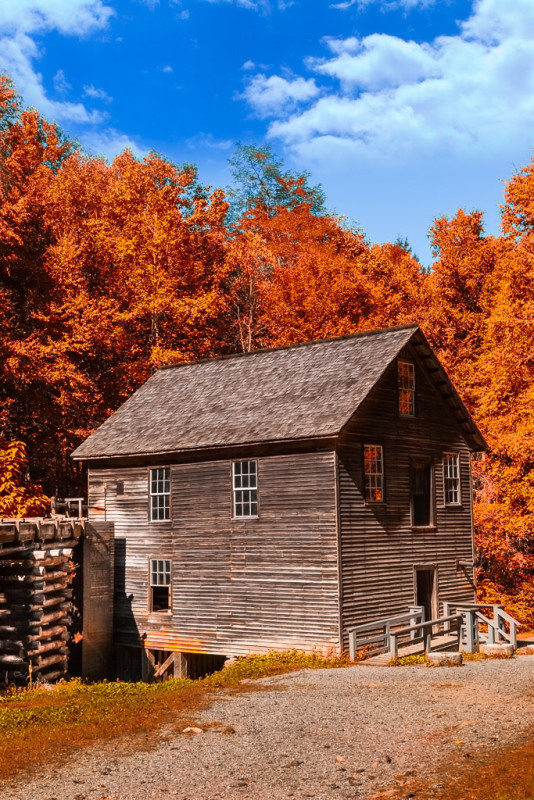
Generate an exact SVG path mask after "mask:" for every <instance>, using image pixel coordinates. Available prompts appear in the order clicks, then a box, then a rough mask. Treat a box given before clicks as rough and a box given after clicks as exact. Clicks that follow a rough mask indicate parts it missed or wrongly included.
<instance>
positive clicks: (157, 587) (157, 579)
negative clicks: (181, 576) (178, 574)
mask: <svg viewBox="0 0 534 800" xmlns="http://www.w3.org/2000/svg"><path fill="white" fill-rule="evenodd" d="M170 607H171V562H170V561H169V560H167V559H165V558H151V559H150V610H151V611H168V610H169V609H170Z"/></svg>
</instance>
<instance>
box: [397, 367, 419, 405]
mask: <svg viewBox="0 0 534 800" xmlns="http://www.w3.org/2000/svg"><path fill="white" fill-rule="evenodd" d="M397 366H398V381H399V414H400V415H401V416H402V417H413V416H414V414H415V367H414V365H413V364H412V362H411V361H398V362H397Z"/></svg>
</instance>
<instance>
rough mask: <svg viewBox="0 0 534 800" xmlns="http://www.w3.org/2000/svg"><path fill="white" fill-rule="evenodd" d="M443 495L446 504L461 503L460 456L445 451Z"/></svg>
mask: <svg viewBox="0 0 534 800" xmlns="http://www.w3.org/2000/svg"><path fill="white" fill-rule="evenodd" d="M443 497H444V500H445V505H446V506H458V505H460V502H461V499H460V456H459V454H458V453H443Z"/></svg>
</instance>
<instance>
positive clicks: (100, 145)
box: [80, 128, 149, 161]
mask: <svg viewBox="0 0 534 800" xmlns="http://www.w3.org/2000/svg"><path fill="white" fill-rule="evenodd" d="M80 138H81V140H82V143H83V146H84V150H86V152H89V153H92V154H93V155H95V156H102V155H103V156H105V157H106V158H107V159H108V161H112V160H113V159H114V158H115V156H117V155H119V153H122V152H123V150H126V149H128V150H131V151H132V153H133V154H134V156H136V158H144V157H145V156H146V155H148V152H149V151H148V149H147V148H145V147H142V146H141V145H139V144H137V142H135V141H134V139H132V138H131V137H130V136H127V135H126V134H124V133H121V132H120V131H116V130H114V129H113V128H108V129H107V130H106V131H91V132H88V133H85V134H83V135H82V136H81V137H80Z"/></svg>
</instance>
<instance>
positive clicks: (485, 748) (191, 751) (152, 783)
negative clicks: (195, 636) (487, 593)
mask: <svg viewBox="0 0 534 800" xmlns="http://www.w3.org/2000/svg"><path fill="white" fill-rule="evenodd" d="M244 688H245V689H246V690H247V691H242V692H239V693H237V694H236V693H233V692H232V691H227V690H224V691H221V692H218V693H217V694H216V695H215V699H214V702H213V703H212V704H211V705H210V706H209V707H208V708H206V709H205V710H203V711H201V712H199V714H198V717H197V718H196V719H194V720H191V719H190V720H187V721H185V720H176V723H175V724H173V725H172V726H171V727H167V728H166V729H164V730H162V731H161V732H159V734H158V737H157V740H156V741H155V742H153V743H152V745H151V746H150V747H148V746H147V748H144V746H143V742H133V743H132V742H131V741H129V742H128V741H125V740H119V741H116V742H113V743H108V744H104V745H102V744H100V745H97V746H94V747H91V748H88V749H86V750H83V751H79V753H78V754H77V756H76V758H72V759H71V760H70V761H69V762H68V763H67V764H66V765H64V766H63V767H62V768H60V769H58V770H49V771H45V772H43V773H42V774H41V775H40V776H39V777H35V776H34V777H32V778H25V779H24V780H22V779H20V780H18V781H17V782H15V783H10V784H9V785H5V786H4V787H2V789H1V790H0V798H1V800H54V798H55V800H82V799H83V800H101V798H114V800H156V798H158V800H160V798H169V799H170V800H171V799H172V800H219V799H220V800H241V798H243V800H244V799H245V798H247V799H248V800H267V798H269V800H282V798H295V800H301V798H316V800H330V799H331V798H340V799H342V800H345V799H347V800H348V799H349V798H351V799H352V798H354V799H356V798H364V797H369V796H372V795H373V794H375V795H376V793H377V792H380V790H381V789H383V790H384V791H386V790H387V794H386V795H385V796H386V797H388V796H389V797H395V796H396V797H410V796H413V792H414V791H416V792H419V789H414V788H413V787H415V786H416V785H417V786H419V785H423V783H424V784H425V785H429V784H430V785H433V786H434V788H435V789H437V790H439V789H440V784H442V785H444V784H443V782H444V781H445V782H446V781H447V780H449V778H451V777H453V776H454V774H455V773H459V772H461V771H462V770H463V769H464V767H465V765H466V763H469V765H473V766H476V765H477V764H481V763H482V762H483V761H484V758H486V756H487V754H488V753H491V752H492V751H495V749H496V748H502V747H511V746H515V745H519V744H522V743H524V740H525V739H526V738H527V736H530V734H529V733H528V732H529V731H530V730H532V729H533V728H534V658H533V657H529V656H521V657H516V658H514V659H511V660H507V661H504V660H503V661H492V660H487V661H480V662H468V663H466V664H465V665H464V666H463V667H457V668H453V667H449V668H447V667H439V668H427V667H424V666H417V667H402V668H383V667H382V668H380V667H368V666H355V667H349V668H347V669H338V670H305V671H302V672H297V673H292V674H290V675H283V676H278V677H275V678H268V679H264V680H261V681H255V682H253V683H252V684H247V685H246V686H245V687H244ZM184 727H194V728H198V729H200V731H201V732H191V731H189V732H187V731H186V732H183V728H184ZM437 776H443V777H437Z"/></svg>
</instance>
